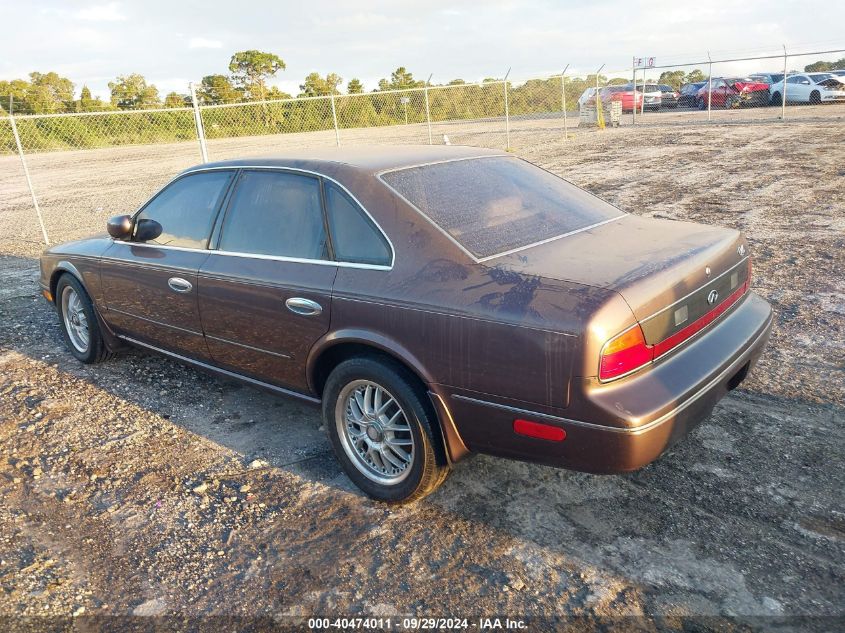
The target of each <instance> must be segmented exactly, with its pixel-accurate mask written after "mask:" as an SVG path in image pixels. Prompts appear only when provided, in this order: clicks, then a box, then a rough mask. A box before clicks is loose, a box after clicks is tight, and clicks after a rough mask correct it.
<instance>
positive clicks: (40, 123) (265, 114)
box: [0, 51, 845, 256]
mask: <svg viewBox="0 0 845 633" xmlns="http://www.w3.org/2000/svg"><path fill="white" fill-rule="evenodd" d="M832 52H845V51H821V52H814V53H803V54H797V55H796V54H790V55H788V56H786V57H784V56H780V57H777V56H765V57H760V58H748V59H745V60H739V61H745V62H748V61H754V59H756V60H757V63H756V65H757V66H759V71H758V72H754V73H751V74H750V75H744V74H743V75H737V74H736V73H735V72H733V73H732V72H729V71H730V70H731V69H732V68H735V67H736V66H735V62H736V61H737V60H717V61H711V60H706V61H699V62H698V63H693V64H677V65H671V66H661V67H653V68H646V69H643V68H636V67H634V66H632V67H631V68H628V69H618V70H615V71H608V70H604V67H602V68H600V69H598V70H596V71H594V72H592V73H584V72H581V73H576V72H575V71H573V70H569V69H568V67H567V69H565V70H564V71H562V72H561V73H560V74H557V75H549V76H545V77H532V78H527V79H520V80H514V79H508V78H507V77H506V78H505V79H503V80H493V81H485V82H480V83H459V82H456V83H453V84H450V85H443V86H428V85H426V86H421V87H417V88H412V89H408V90H391V91H377V92H369V93H361V94H338V95H333V96H323V97H306V98H297V99H282V100H267V101H254V102H244V103H225V104H218V105H200V104H198V103H197V101H196V98H194V99H193V107H184V108H168V109H155V110H118V111H108V112H96V113H94V112H91V113H77V114H43V115H23V116H14V117H13V118H12V117H11V116H8V115H5V116H2V115H0V252H3V253H11V254H28V255H30V256H31V255H32V254H33V253H35V252H37V250H38V249H40V247H41V246H43V244H44V242H46V241H47V240H48V236H49V239H50V240H52V241H66V240H68V239H74V238H78V237H82V236H84V235H86V234H89V233H91V232H92V231H96V230H101V228H102V226H103V225H104V222H105V220H106V219H107V218H108V217H109V216H111V215H115V214H120V213H129V212H132V211H133V210H135V209H136V208H137V207H138V206H139V205H140V204H141V203H142V202H143V201H144V200H145V199H146V198H148V197H149V196H150V195H151V194H152V193H154V192H155V190H156V189H157V188H158V187H160V186H161V185H162V184H164V183H165V182H167V181H168V180H169V179H170V178H172V177H173V175H174V174H175V173H177V172H178V171H180V170H182V169H185V168H187V167H189V166H191V165H194V164H197V163H200V162H203V161H205V160H223V159H228V158H235V157H243V156H257V155H267V154H273V153H281V152H284V151H285V150H287V149H292V148H311V147H333V146H340V145H353V144H404V143H415V144H429V143H432V144H454V145H473V146H479V147H490V148H499V149H508V150H511V151H516V152H518V153H521V154H526V155H530V154H531V151H532V148H538V147H542V146H543V145H544V144H547V143H549V142H561V143H564V144H566V146H567V147H568V148H569V150H568V151H584V149H583V148H584V147H585V146H589V144H590V143H591V140H592V139H600V138H601V139H602V143H604V141H605V140H606V139H604V138H602V137H601V136H600V135H595V134H594V133H595V130H596V116H595V113H596V103H601V104H603V105H604V106H605V110H604V111H605V112H606V113H607V114H606V115H605V116H606V119H608V118H609V117H610V116H614V117H616V118H618V121H611V120H606V121H605V123H614V122H618V123H619V125H621V126H623V127H629V126H645V129H648V127H649V126H684V125H694V124H699V123H701V124H706V123H707V122H708V121H709V122H711V123H713V122H715V123H729V124H753V123H757V122H767V121H782V120H787V121H789V120H805V119H807V118H819V119H823V120H833V119H835V118H837V117H838V118H842V116H843V114H844V113H845V93H841V94H842V97H841V98H834V97H835V95H838V94H840V92H841V91H840V92H837V90H835V89H834V88H835V86H836V85H840V84H837V80H833V81H827V82H825V81H819V82H818V83H817V82H816V80H817V79H820V76H819V75H816V74H814V73H804V72H803V71H801V70H800V69H802V68H803V67H804V65H806V64H808V63H810V62H811V61H813V60H814V58H815V57H817V56H818V55H820V54H822V53H832ZM784 67H785V70H786V73H787V79H786V88H785V89H784V88H783V85H784V81H783V73H784ZM808 75H809V76H808ZM841 79H842V81H843V82H845V77H842V78H841ZM807 80H809V81H810V82H812V85H807V84H805V83H798V82H803V81H807ZM840 87H841V85H840ZM779 90H780V91H785V94H786V99H785V100H784V99H783V93H782V92H779ZM191 92H193V90H191ZM828 97H830V98H828ZM837 100H840V103H839V105H833V106H831V105H829V104H827V101H837ZM614 102H617V104H618V105H617V106H616V107H615V108H608V106H609V105H612V104H613V103H614ZM619 106H621V108H620V107H619ZM620 110H621V116H619V115H618V112H619V111H620ZM4 114H5V113H4ZM16 131H17V138H16V134H15V132H16ZM624 138H625V137H624V135H623V136H620V137H619V142H620V143H622V142H624ZM598 146H602V147H603V146H604V145H602V144H599V143H597V144H596V147H598Z"/></svg>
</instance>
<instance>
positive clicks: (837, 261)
mask: <svg viewBox="0 0 845 633" xmlns="http://www.w3.org/2000/svg"><path fill="white" fill-rule="evenodd" d="M843 141H845V126H842V125H841V122H839V123H833V124H821V123H812V124H806V125H805V124H790V125H784V126H780V125H772V126H751V127H736V126H721V127H717V126H714V127H712V128H704V127H701V128H695V129H680V128H670V127H666V128H660V127H648V128H644V129H639V130H637V129H630V128H628V129H626V128H622V129H620V130H612V131H610V130H608V131H606V132H605V133H594V134H583V135H581V134H579V135H578V137H576V139H574V140H572V141H569V142H568V143H566V144H564V143H563V142H562V141H561V140H560V139H559V138H554V139H552V138H547V139H546V142H544V143H543V144H542V145H539V144H536V143H532V146H533V147H534V148H535V149H528V150H519V153H520V154H522V155H524V156H525V157H526V158H528V159H529V160H532V161H534V162H538V163H539V164H541V165H543V166H544V167H547V168H549V169H551V170H552V171H555V172H556V173H559V174H561V175H564V176H565V177H567V178H569V179H570V180H572V181H573V182H575V183H576V184H579V185H581V186H584V187H586V188H587V189H589V190H590V191H592V192H594V193H597V194H598V195H600V196H602V197H604V198H606V199H608V200H609V201H611V202H614V203H616V204H618V205H620V206H621V207H622V208H624V209H626V210H630V211H632V212H635V213H643V214H648V215H657V216H662V217H672V218H677V219H690V220H694V221H699V222H707V223H714V224H722V225H725V226H731V227H736V228H740V229H742V230H744V231H745V232H746V233H747V235H748V237H749V239H750V241H751V244H752V247H753V251H752V253H753V256H754V276H753V282H752V284H753V288H754V290H755V291H756V292H759V293H760V294H761V295H762V296H764V297H765V298H766V299H767V300H769V301H771V302H772V305H773V307H774V309H775V312H776V323H775V328H774V331H773V335H772V340H771V343H770V345H769V348H768V350H767V352H766V353H765V355H764V357H763V359H762V360H761V363H760V365H759V366H758V367H757V369H756V370H755V372H754V373H753V374H752V375H751V376H750V377H749V379H748V380H747V381H746V382H745V383H744V384H743V385H742V388H741V389H740V390H738V391H736V392H734V393H733V394H731V395H730V396H728V397H727V398H726V399H725V400H724V401H723V402H722V403H721V404H720V405H719V406H718V407H717V409H716V411H715V413H714V415H713V416H712V417H711V418H710V419H709V420H708V421H706V422H705V423H704V424H702V425H701V426H700V427H699V428H698V429H696V431H695V432H693V433H692V434H691V436H690V437H689V438H688V439H687V440H686V441H684V442H682V443H681V444H680V445H678V446H676V447H675V448H674V449H673V450H672V451H670V452H669V453H668V454H666V455H664V456H663V457H662V458H661V459H660V460H658V461H657V462H656V463H654V464H652V465H650V466H648V467H646V468H644V469H643V470H641V471H639V472H636V473H632V474H630V475H625V476H591V475H585V474H580V473H573V472H567V471H562V470H555V469H551V468H545V467H541V466H535V465H530V464H522V463H517V462H510V461H506V460H500V459H493V458H488V457H484V456H479V457H477V458H475V459H471V460H469V461H468V462H466V463H463V464H460V465H459V466H458V467H457V468H456V470H455V472H454V473H453V474H452V476H451V477H450V479H449V480H447V482H446V483H445V485H444V486H443V487H442V488H441V489H440V490H439V491H438V492H437V493H435V494H434V495H432V496H431V497H429V498H427V499H426V500H424V501H422V502H420V503H417V504H416V505H414V506H411V507H407V508H389V507H385V506H382V505H380V504H377V503H374V502H371V501H369V500H367V499H365V498H363V497H362V496H361V495H360V494H359V493H358V492H357V491H356V490H355V489H354V488H353V487H352V485H351V483H350V482H349V481H348V480H347V479H346V478H345V476H344V475H343V474H342V473H341V472H340V470H339V468H338V467H337V465H336V464H335V462H334V458H333V457H332V455H331V454H330V450H329V444H328V442H327V440H326V439H325V437H324V435H323V433H322V431H321V430H320V429H319V428H318V427H319V424H320V421H319V417H318V415H317V412H316V411H314V410H313V409H310V408H308V407H305V406H302V405H299V404H297V403H291V402H287V401H284V400H279V399H276V398H274V397H272V396H269V395H267V394H264V393H261V392H258V391H255V390H253V389H251V388H248V387H242V386H240V385H237V384H234V383H231V382H228V381H224V380H220V379H217V378H213V377H210V376H207V375H205V374H203V373H200V372H197V371H195V370H193V369H190V368H188V367H185V366H182V365H180V364H178V363H175V362H171V361H170V360H166V359H163V358H160V357H156V356H152V355H146V354H143V353H140V352H130V353H127V354H125V355H121V356H119V357H117V358H116V359H115V360H113V361H111V362H109V363H106V364H103V365H99V366H95V367H87V366H82V365H80V364H78V363H77V362H76V361H75V360H74V359H73V358H72V357H71V356H70V354H69V353H68V352H67V351H66V350H65V349H64V348H63V346H62V342H61V337H60V331H59V326H58V321H57V319H56V316H55V314H54V313H53V312H52V311H51V310H50V309H49V307H48V306H47V305H46V304H45V303H44V302H43V300H41V299H40V298H39V297H38V296H37V284H36V274H37V264H36V261H35V260H34V259H32V258H27V257H6V258H3V259H2V260H1V261H0V275H1V276H2V277H1V278H0V281H2V284H1V285H2V287H1V288H0V323H2V326H0V482H2V485H0V617H4V616H5V617H7V618H8V616H13V615H17V616H19V615H39V616H60V615H61V616H70V615H71V614H73V613H77V614H80V615H81V616H82V617H85V616H90V615H98V614H112V615H117V614H119V615H126V614H132V613H135V614H139V615H158V614H174V613H177V614H185V615H187V616H208V615H231V616H238V617H246V618H251V617H273V618H282V617H284V616H290V615H293V616H296V615H309V614H320V615H323V614H333V615H355V614H367V615H380V614H384V615H388V614H394V615H395V614H415V615H464V616H467V615H485V614H486V615H490V614H513V615H521V616H532V615H533V616H537V617H541V616H552V615H574V616H577V615H586V616H590V617H599V618H601V617H624V616H632V615H633V616H639V615H645V616H647V617H648V618H653V617H655V616H658V615H665V616H669V617H670V618H671V617H675V616H678V617H682V616H688V615H718V614H722V615H747V616H759V617H769V616H780V615H838V616H840V617H843V616H845V613H843V612H845V609H843V607H842V605H843V604H845V600H843V598H845V592H843V589H842V587H843V586H845V578H843V575H845V573H843V569H845V514H843V507H845V503H843V501H845V499H843V492H842V491H843V487H845V486H844V485H843V484H845V481H843V479H845V474H843V473H845V463H843V462H845V441H843V436H842V425H843V421H845V375H843V366H845V342H843V332H845V280H843V275H842V270H843V269H845V262H843V252H845V237H844V236H845V225H843V222H845V220H843V218H845V199H843V191H842V188H841V184H840V183H841V181H842V176H843V175H845V173H843V172H842V169H843V168H842V165H843V152H842V149H841V147H842V144H843ZM32 255H33V257H34V255H35V253H33V254H32ZM83 608H84V610H83ZM8 621H9V622H14V621H13V620H8ZM760 621H762V622H766V620H755V622H760ZM669 622H670V623H671V622H675V621H674V620H669ZM629 623H637V626H641V627H642V628H643V629H645V630H648V629H650V628H653V624H654V623H653V622H645V621H640V620H634V621H630V622H629ZM834 628H836V627H834Z"/></svg>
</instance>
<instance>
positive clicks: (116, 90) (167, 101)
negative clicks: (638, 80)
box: [0, 50, 845, 114]
mask: <svg viewBox="0 0 845 633" xmlns="http://www.w3.org/2000/svg"><path fill="white" fill-rule="evenodd" d="M285 68H286V65H285V62H284V60H283V59H282V58H281V57H279V56H278V55H276V54H274V53H267V52H264V51H258V50H246V51H239V52H237V53H235V54H234V55H232V57H231V59H230V61H229V67H228V70H229V73H228V74H222V73H220V74H213V75H206V76H205V77H203V78H202V81H201V82H200V83H199V84H198V85H197V86H196V94H197V100H198V101H199V102H200V103H201V104H203V105H218V104H226V103H244V102H251V101H267V100H280V99H290V98H291V97H292V96H293V95H290V94H288V93H286V92H284V91H282V90H280V89H279V88H277V87H275V86H270V85H268V82H269V81H270V80H271V79H272V78H274V77H275V76H276V75H277V74H278V73H279V72H280V71H283V70H285ZM840 68H845V58H843V59H840V60H838V61H835V62H823V61H817V62H814V63H812V64H808V65H807V66H805V68H804V70H805V71H806V72H812V71H825V70H834V69H840ZM553 80H554V78H552V79H551V80H549V81H553ZM704 80H706V76H705V75H704V73H703V72H702V71H701V70H698V69H696V70H693V71H691V72H684V71H682V70H673V71H665V72H663V73H661V75H660V78H659V79H658V82H659V83H663V84H668V85H670V86H672V87H673V88H675V89H678V88H680V87H681V86H682V85H683V84H685V83H691V82H696V81H704ZM484 81H485V82H489V81H493V78H487V79H485V80H484ZM591 81H592V82H594V81H595V76H592V77H590V76H588V77H585V78H577V77H575V78H572V79H571V80H567V84H568V85H567V89H566V91H567V98H574V99H577V98H578V96H579V95H580V92H581V91H582V90H583V88H585V87H587V86H589V85H594V84H592V83H591ZM626 81H627V80H624V79H619V80H612V81H611V82H610V83H626ZM529 83H531V82H529ZM605 83H607V82H605ZM463 84H466V82H465V81H464V80H462V79H453V80H452V81H450V82H448V83H447V84H436V85H450V86H451V85H463ZM424 85H425V82H424V81H422V80H419V79H416V78H414V75H413V74H412V73H411V72H410V71H408V70H407V69H406V68H405V67H404V66H400V67H399V68H397V69H396V70H394V71H393V72H392V73H391V75H390V77H389V78H384V79H381V80H379V82H378V84H377V87H375V88H374V89H373V90H372V92H384V91H388V90H407V89H411V88H419V87H422V86H424ZM108 86H109V92H110V95H109V99H108V100H103V99H101V98H100V97H94V96H92V94H91V90H90V89H89V88H88V86H85V85H83V86H82V89H81V90H80V94H79V97H78V98H77V97H76V96H75V84H74V83H73V82H72V81H71V80H70V79H68V78H67V77H62V76H60V75H59V74H58V73H55V72H48V73H41V72H32V73H30V74H29V80H25V79H13V80H11V81H5V80H4V81H0V109H2V110H5V111H9V106H10V102H11V101H13V102H14V111H15V112H17V113H26V114H53V113H61V112H100V111H110V110H139V109H158V108H181V107H190V106H191V97H190V95H188V94H183V93H178V92H170V93H168V94H166V95H165V96H164V98H163V99H162V97H161V95H160V93H159V90H158V88H157V87H156V86H155V84H152V83H149V82H147V80H146V78H145V77H144V76H143V75H141V74H138V73H130V74H127V75H120V76H118V77H116V78H115V79H114V81H112V82H109V84H108ZM299 89H300V92H299V94H298V95H297V96H298V97H319V96H329V95H342V94H350V95H354V94H363V93H364V92H365V88H364V85H363V83H362V82H361V80H360V79H358V78H356V77H353V78H352V79H350V80H349V81H348V82H346V85H345V86H344V85H343V78H342V77H341V76H340V75H338V74H336V73H328V74H326V75H325V76H323V75H321V74H320V73H317V72H312V73H310V74H308V75H307V76H306V77H305V79H304V80H303V83H302V84H300V85H299ZM570 93H571V94H570ZM575 93H578V94H575Z"/></svg>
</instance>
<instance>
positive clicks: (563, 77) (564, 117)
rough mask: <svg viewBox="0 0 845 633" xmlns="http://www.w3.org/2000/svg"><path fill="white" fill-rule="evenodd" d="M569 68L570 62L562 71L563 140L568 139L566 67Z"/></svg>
mask: <svg viewBox="0 0 845 633" xmlns="http://www.w3.org/2000/svg"><path fill="white" fill-rule="evenodd" d="M567 68H569V64H567V65H566V66H565V67H564V69H563V72H562V73H560V107H561V109H562V110H563V140H564V141H566V136H567V132H566V83H565V79H566V69H567Z"/></svg>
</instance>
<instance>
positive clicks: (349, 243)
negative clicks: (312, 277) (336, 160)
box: [326, 182, 390, 266]
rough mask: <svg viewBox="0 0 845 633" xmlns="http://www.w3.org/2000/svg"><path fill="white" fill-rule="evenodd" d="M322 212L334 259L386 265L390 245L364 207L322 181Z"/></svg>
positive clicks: (333, 186)
mask: <svg viewBox="0 0 845 633" xmlns="http://www.w3.org/2000/svg"><path fill="white" fill-rule="evenodd" d="M326 212H327V214H328V218H329V231H330V233H331V236H332V246H333V247H334V255H335V259H337V260H338V261H341V262H354V263H358V264H375V265H379V266H389V265H390V247H389V246H388V244H387V242H386V241H385V239H384V236H383V235H382V234H381V232H380V231H379V230H378V229H377V228H376V227H375V225H374V224H373V223H372V221H371V220H370V219H369V218H368V217H367V216H366V214H365V212H364V210H363V209H362V208H361V207H360V206H359V205H358V204H356V203H355V201H354V200H353V199H352V198H350V197H349V195H347V194H346V193H345V192H344V191H342V190H341V189H340V187H338V186H337V185H335V184H333V183H330V182H326Z"/></svg>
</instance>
